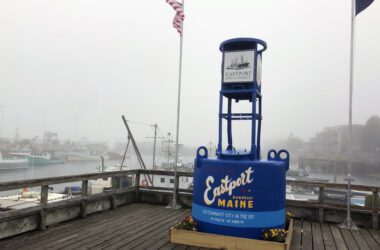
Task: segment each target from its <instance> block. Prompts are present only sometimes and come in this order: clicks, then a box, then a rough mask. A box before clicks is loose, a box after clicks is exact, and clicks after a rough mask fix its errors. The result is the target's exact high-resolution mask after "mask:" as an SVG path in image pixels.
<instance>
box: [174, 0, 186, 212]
mask: <svg viewBox="0 0 380 250" xmlns="http://www.w3.org/2000/svg"><path fill="white" fill-rule="evenodd" d="M182 9H183V11H184V10H185V0H182ZM182 47H183V21H182V22H181V33H180V40H179V72H178V98H177V126H176V138H175V158H174V188H173V200H172V204H171V208H173V209H179V208H181V206H180V205H179V204H177V190H178V186H179V179H178V173H177V166H178V142H179V118H180V108H181V82H182Z"/></svg>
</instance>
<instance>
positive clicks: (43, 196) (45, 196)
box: [40, 185, 49, 205]
mask: <svg viewBox="0 0 380 250" xmlns="http://www.w3.org/2000/svg"><path fill="white" fill-rule="evenodd" d="M48 193H49V186H48V185H45V186H41V199H40V203H41V204H43V205H46V204H47V202H48Z"/></svg>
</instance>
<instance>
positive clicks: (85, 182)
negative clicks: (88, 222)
mask: <svg viewBox="0 0 380 250" xmlns="http://www.w3.org/2000/svg"><path fill="white" fill-rule="evenodd" d="M87 197H88V180H83V181H82V204H81V209H80V217H81V218H86V216H87Z"/></svg>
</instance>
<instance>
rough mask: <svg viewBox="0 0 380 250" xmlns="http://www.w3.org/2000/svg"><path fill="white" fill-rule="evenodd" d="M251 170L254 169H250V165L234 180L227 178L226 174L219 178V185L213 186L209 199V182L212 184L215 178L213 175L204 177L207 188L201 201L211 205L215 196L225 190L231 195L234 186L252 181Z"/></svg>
mask: <svg viewBox="0 0 380 250" xmlns="http://www.w3.org/2000/svg"><path fill="white" fill-rule="evenodd" d="M253 172H254V170H252V167H249V168H248V169H246V170H245V171H244V172H243V173H241V174H240V177H238V178H237V179H236V180H232V179H230V178H229V176H228V175H226V176H225V177H224V178H223V179H221V180H220V183H221V184H220V186H218V187H215V188H214V189H213V190H212V199H211V200H210V199H209V192H210V191H211V189H212V187H211V184H213V183H214V181H215V180H214V177H212V176H208V177H207V179H206V187H207V188H206V190H205V192H204V194H203V201H204V202H205V203H206V204H207V205H211V204H212V203H214V201H215V198H216V197H219V196H221V195H223V194H224V193H226V192H228V195H229V196H231V195H232V193H233V190H234V189H235V188H237V187H240V186H245V185H247V184H250V183H252V180H253V179H252V178H251V175H252V174H253Z"/></svg>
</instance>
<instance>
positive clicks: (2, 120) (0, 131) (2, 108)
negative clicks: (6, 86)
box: [0, 105, 4, 138]
mask: <svg viewBox="0 0 380 250" xmlns="http://www.w3.org/2000/svg"><path fill="white" fill-rule="evenodd" d="M0 109H1V130H0V138H3V129H4V106H3V105H0Z"/></svg>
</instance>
